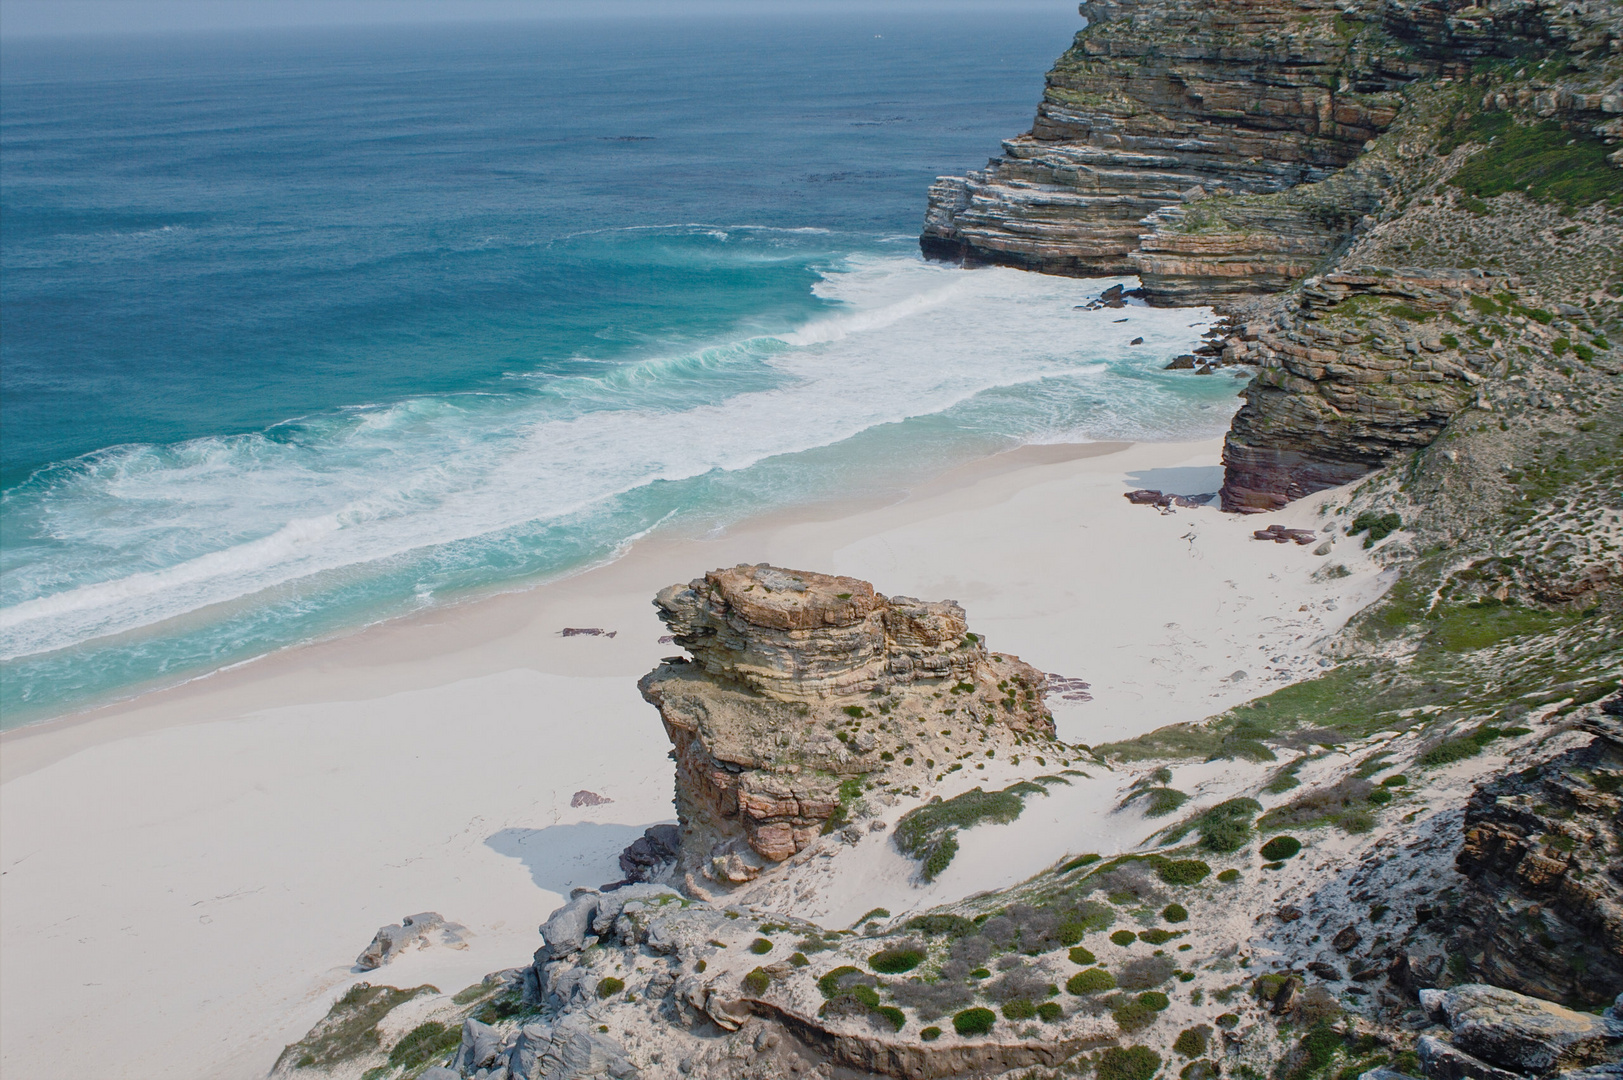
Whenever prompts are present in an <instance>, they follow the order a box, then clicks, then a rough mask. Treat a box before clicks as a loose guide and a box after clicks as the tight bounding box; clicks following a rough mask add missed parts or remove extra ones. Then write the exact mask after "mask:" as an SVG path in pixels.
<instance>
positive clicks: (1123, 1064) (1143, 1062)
mask: <svg viewBox="0 0 1623 1080" xmlns="http://www.w3.org/2000/svg"><path fill="white" fill-rule="evenodd" d="M1160 1068H1161V1055H1160V1054H1157V1053H1156V1052H1155V1051H1154V1050H1151V1049H1150V1048H1149V1047H1147V1046H1127V1047H1121V1046H1112V1047H1110V1048H1108V1049H1107V1050H1105V1052H1104V1053H1103V1054H1101V1055H1099V1066H1098V1074H1099V1080H1150V1077H1152V1076H1154V1075H1155V1074H1156V1073H1157V1072H1158V1071H1159V1070H1160Z"/></svg>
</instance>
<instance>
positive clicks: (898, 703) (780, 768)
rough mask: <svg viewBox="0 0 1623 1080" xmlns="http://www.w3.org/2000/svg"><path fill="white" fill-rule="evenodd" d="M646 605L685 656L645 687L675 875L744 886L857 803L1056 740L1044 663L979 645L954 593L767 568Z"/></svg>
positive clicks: (726, 573) (717, 575) (663, 595)
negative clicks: (920, 592)
mask: <svg viewBox="0 0 1623 1080" xmlns="http://www.w3.org/2000/svg"><path fill="white" fill-rule="evenodd" d="M654 603H655V605H656V606H657V607H658V609H659V614H660V618H661V619H663V620H664V621H665V623H666V624H667V625H668V626H669V627H670V629H671V632H672V634H673V635H674V638H675V641H676V642H677V644H679V645H681V646H682V647H683V648H684V649H686V650H687V651H688V653H689V654H690V656H691V659H688V658H685V657H673V658H670V659H667V660H666V661H665V662H663V663H662V664H661V665H660V666H659V667H658V668H656V669H655V670H654V671H652V672H650V673H649V674H648V675H646V676H644V677H643V679H642V681H641V683H639V686H640V688H641V690H642V693H643V697H644V698H646V699H647V700H648V701H649V702H650V703H652V704H653V705H655V706H656V707H657V708H658V709H659V713H660V717H661V719H662V720H663V721H664V724H665V732H666V735H667V736H669V738H670V740H671V743H672V745H673V746H674V753H673V756H674V758H675V760H676V807H677V815H678V819H679V821H680V829H681V855H680V857H679V860H678V865H679V870H680V872H681V873H682V874H684V875H691V874H693V873H695V872H697V873H699V874H701V875H702V876H704V877H707V878H709V879H711V880H713V881H716V882H721V883H726V884H737V883H741V882H744V881H749V880H752V879H753V878H754V877H756V876H757V875H758V874H759V873H760V872H761V870H762V869H763V868H764V867H765V866H766V865H767V864H769V863H774V862H778V861H781V860H783V859H786V858H788V857H790V856H792V855H794V854H795V853H797V852H799V851H800V850H801V849H803V848H804V847H805V846H806V845H807V844H808V843H810V842H811V841H812V840H813V839H814V838H816V837H817V836H819V835H820V834H822V833H824V832H829V831H832V830H833V829H835V828H838V827H840V826H843V825H846V824H848V823H849V821H850V820H852V819H853V818H854V817H855V816H857V815H858V814H859V813H860V812H861V807H862V805H863V804H864V803H865V802H866V801H867V800H868V799H875V800H883V799H885V798H887V797H888V795H889V793H891V792H903V791H906V792H909V793H916V792H917V791H918V790H920V788H921V786H927V785H928V784H930V783H932V782H933V780H934V779H935V778H936V777H939V776H941V775H944V773H945V772H946V771H947V770H948V769H950V768H952V766H953V765H958V767H959V768H962V767H963V764H962V763H963V762H966V761H969V760H970V759H971V758H975V757H979V758H982V759H983V761H982V762H980V763H981V764H983V763H984V759H985V758H990V757H993V756H995V755H997V754H999V753H1005V754H1007V753H1009V752H1012V753H1019V752H1020V747H1022V746H1026V745H1033V744H1034V745H1035V747H1036V748H1035V749H1034V750H1033V751H1032V752H1034V753H1036V752H1040V749H1041V743H1043V742H1045V741H1047V740H1050V739H1052V738H1053V732H1054V725H1053V720H1052V718H1051V717H1050V716H1049V713H1048V710H1047V708H1046V707H1045V706H1044V705H1043V701H1042V695H1043V684H1044V681H1045V680H1044V676H1043V674H1042V673H1041V672H1039V671H1037V670H1035V669H1034V668H1032V667H1030V666H1029V665H1027V664H1024V663H1021V662H1020V660H1019V659H1018V658H1016V657H1012V656H1003V655H1000V654H997V653H993V652H990V651H988V650H987V648H986V647H985V645H984V644H983V642H982V641H981V639H980V638H979V637H978V636H977V635H975V634H973V633H971V632H970V631H969V627H968V624H967V622H966V620H965V615H964V610H963V608H961V607H959V606H958V604H956V603H955V602H953V601H950V600H948V601H941V602H937V603H929V602H925V601H922V600H914V599H910V598H908V597H895V598H887V597H885V596H882V595H880V594H879V593H876V592H875V591H874V588H873V586H872V585H870V584H869V583H868V582H865V581H859V580H857V579H856V578H849V577H835V576H831V575H828V574H818V573H810V572H805V571H796V570H783V569H780V568H777V567H772V566H767V565H765V564H762V565H757V566H747V565H746V566H737V567H733V568H732V569H728V570H715V571H712V572H711V573H709V574H706V575H705V576H704V577H703V578H699V579H697V580H694V581H692V582H689V583H688V584H686V585H672V586H670V587H669V588H667V589H664V590H662V591H661V592H660V594H659V596H658V597H657V598H656V599H655V601H654Z"/></svg>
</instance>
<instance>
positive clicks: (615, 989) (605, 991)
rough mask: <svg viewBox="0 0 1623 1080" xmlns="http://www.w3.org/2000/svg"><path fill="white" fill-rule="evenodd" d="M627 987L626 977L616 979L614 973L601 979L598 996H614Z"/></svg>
mask: <svg viewBox="0 0 1623 1080" xmlns="http://www.w3.org/2000/svg"><path fill="white" fill-rule="evenodd" d="M625 988H626V983H625V980H624V979H616V978H615V977H614V976H613V975H610V976H608V977H607V978H603V979H599V980H598V982H597V996H598V997H600V998H606V997H613V996H614V995H615V994H618V993H619V992H620V991H622V990H624V989H625Z"/></svg>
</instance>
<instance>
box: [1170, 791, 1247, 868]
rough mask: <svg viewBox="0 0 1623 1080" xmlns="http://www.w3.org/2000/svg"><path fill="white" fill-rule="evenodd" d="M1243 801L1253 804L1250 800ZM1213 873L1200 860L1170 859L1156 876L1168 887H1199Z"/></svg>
mask: <svg viewBox="0 0 1623 1080" xmlns="http://www.w3.org/2000/svg"><path fill="white" fill-rule="evenodd" d="M1241 801H1244V802H1251V800H1250V799H1245V800H1241ZM1224 805H1227V804H1224ZM1259 809H1260V804H1259ZM1211 872H1212V868H1211V867H1210V866H1207V865H1206V864H1205V863H1203V862H1201V861H1200V860H1199V859H1169V860H1168V861H1166V862H1164V863H1162V864H1161V865H1160V866H1158V867H1156V870H1155V873H1156V876H1158V877H1159V878H1160V879H1161V880H1162V881H1164V882H1166V883H1167V884H1168V885H1199V884H1200V883H1201V882H1202V881H1205V880H1206V875H1207V874H1210V873H1211Z"/></svg>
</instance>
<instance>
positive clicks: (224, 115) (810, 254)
mask: <svg viewBox="0 0 1623 1080" xmlns="http://www.w3.org/2000/svg"><path fill="white" fill-rule="evenodd" d="M1079 26H1080V21H1079V19H1078V18H1077V16H1076V14H1075V11H1074V8H1073V7H1072V6H1070V5H1068V4H1065V3H1060V4H1057V5H1056V6H1055V8H1054V10H1052V11H1046V12H1035V11H1029V10H1012V11H1002V12H988V11H981V12H979V13H977V12H974V11H963V10H958V11H949V12H947V13H944V14H942V15H940V16H932V17H931V18H929V19H928V20H926V19H923V18H920V17H918V16H916V15H914V16H906V15H899V14H892V15H889V16H886V15H875V16H869V17H859V16H854V15H851V14H850V12H849V11H846V12H844V13H843V14H841V15H840V16H839V17H834V16H824V17H818V16H816V15H815V14H806V13H803V12H802V13H799V14H791V13H788V12H784V11H771V10H769V11H767V12H764V13H758V14H755V15H752V16H749V17H747V18H745V17H733V18H728V19H720V18H715V17H699V16H692V17H688V18H671V19H668V20H665V21H657V20H656V21H650V20H647V19H641V20H630V19H624V18H622V19H619V20H607V19H605V20H598V21H593V20H589V19H580V20H574V21H555V22H537V23H528V24H515V25H485V26H467V27H447V26H436V27H415V28H409V29H405V28H402V29H394V30H384V29H367V30H324V31H321V32H319V33H318V32H314V31H310V32H278V33H274V34H272V33H257V34H238V35H191V36H175V37H141V38H123V39H116V40H115V39H98V38H73V39H55V40H43V39H42V40H33V41H9V42H7V43H6V44H5V45H4V52H3V55H0V164H3V168H0V484H3V492H0V717H3V723H4V725H5V726H8V727H9V726H16V725H18V724H22V723H28V722H33V721H37V720H40V719H44V718H48V717H51V716H55V715H60V714H62V713H64V712H68V711H71V710H74V709H77V708H83V707H86V706H90V705H94V704H96V703H99V702H105V701H109V700H115V699H118V698H120V697H125V696H129V695H131V694H133V693H136V692H138V691H140V690H142V689H145V688H149V687H153V686H158V685H164V684H168V683H174V682H179V681H182V680H185V679H189V678H194V677H197V676H198V675H202V674H206V673H207V672H209V671H213V670H217V669H219V668H221V667H223V666H227V665H231V664H236V663H240V662H242V661H245V660H248V659H251V658H253V657H255V656H259V655H263V654H265V653H267V652H269V651H272V650H275V649H278V648H283V647H286V646H289V645H292V644H296V643H299V642H304V641H309V640H313V639H318V638H321V637H324V636H330V635H333V634H338V633H342V632H345V631H347V630H350V629H353V628H355V627H358V626H362V625H366V624H369V623H372V622H375V621H378V620H380V619H386V618H391V617H397V616H400V615H404V614H408V613H410V612H413V611H418V610H422V609H423V608H425V607H429V606H432V605H435V604H443V603H448V602H453V601H456V600H459V599H463V598H466V597H469V596H474V595H479V594H481V593H484V592H489V591H492V590H498V589H504V588H516V587H521V586H523V585H526V584H529V583H533V582H537V581H542V580H546V579H548V578H552V577H557V576H560V575H564V574H568V573H571V572H576V571H578V570H580V569H582V568H584V567H587V566H591V565H594V564H598V563H601V562H603V561H605V560H608V559H612V558H613V557H615V555H616V554H617V553H619V552H621V551H623V550H624V549H625V548H626V546H627V545H628V544H629V543H631V542H632V541H634V540H635V539H636V538H638V537H641V536H644V535H647V534H649V533H650V532H653V531H656V530H684V531H687V532H690V533H697V532H705V531H709V530H713V529H718V528H724V527H726V526H727V525H728V524H729V523H733V522H737V521H739V520H741V519H743V518H746V517H748V516H751V515H756V514H760V513H762V512H767V511H771V510H774V509H779V508H784V507H791V506H798V505H805V504H809V503H816V502H821V501H826V500H834V499H840V498H842V497H847V496H850V495H853V494H860V495H876V494H884V493H888V492H900V491H902V490H905V488H906V487H907V485H908V484H910V483H913V482H915V481H917V480H918V479H920V478H922V477H925V476H928V475H932V474H934V473H937V472H939V471H941V470H943V469H945V468H949V467H951V466H952V465H955V464H957V463H960V462H963V461H967V460H970V459H972V458H974V457H978V456H982V455H985V454H987V453H992V452H995V451H998V450H1001V449H1006V448H1009V447H1013V446H1016V445H1019V444H1022V443H1031V442H1069V441H1084V440H1097V439H1147V440H1167V439H1186V438H1196V437H1208V436H1212V435H1215V434H1217V433H1219V432H1221V431H1222V430H1223V429H1224V428H1225V427H1226V426H1227V423H1228V420H1229V417H1230V415H1231V414H1232V412H1233V409H1234V408H1235V406H1236V405H1237V404H1238V401H1237V399H1236V397H1235V391H1236V389H1237V387H1236V385H1235V383H1234V381H1233V380H1231V379H1228V378H1225V377H1219V378H1193V377H1191V376H1190V375H1189V374H1188V373H1187V372H1185V373H1177V372H1164V371H1162V370H1161V368H1162V366H1163V365H1164V364H1165V363H1166V362H1167V360H1168V359H1169V358H1170V357H1171V356H1173V355H1176V354H1177V353H1180V352H1185V351H1188V349H1189V348H1190V347H1191V346H1192V345H1193V344H1194V343H1195V340H1196V338H1197V336H1198V334H1199V333H1200V328H1201V327H1202V326H1204V325H1205V323H1204V321H1203V319H1202V313H1200V312H1198V311H1189V310H1182V311H1155V310H1151V309H1147V308H1143V307H1131V308H1128V309H1125V310H1110V309H1106V310H1102V311H1086V310H1081V309H1079V307H1078V305H1081V304H1083V303H1085V302H1086V301H1087V300H1088V299H1090V298H1091V297H1093V296H1095V295H1097V293H1098V292H1099V290H1100V289H1101V288H1102V287H1104V286H1106V285H1109V284H1111V283H1112V282H1109V281H1079V280H1069V279H1062V278H1053V277H1043V276H1038V275H1031V274H1023V273H1020V272H1017V271H1013V270H1007V269H978V270H964V269H960V268H956V267H950V266H944V265H940V264H932V263H927V262H925V261H923V260H921V259H920V258H919V256H918V248H917V235H918V230H919V227H920V224H921V222H922V217H923V211H924V204H925V191H926V188H927V187H928V185H929V183H930V181H931V180H932V179H933V178H934V177H935V176H936V175H938V174H942V173H955V172H962V171H964V170H966V169H973V168H977V167H979V166H981V165H982V164H984V162H985V159H986V158H987V157H988V156H989V155H990V154H993V153H996V152H997V148H998V141H999V140H1000V139H1001V138H1005V137H1007V136H1009V135H1011V134H1013V133H1015V132H1017V131H1020V130H1023V129H1025V128H1027V127H1029V125H1030V122H1031V117H1032V114H1033V110H1034V107H1035V104H1036V102H1037V100H1038V98H1039V96H1040V94H1041V90H1042V72H1044V71H1045V70H1047V68H1048V67H1049V66H1050V64H1051V63H1052V61H1053V58H1054V57H1055V56H1056V55H1057V54H1058V53H1059V52H1060V51H1061V50H1062V49H1063V48H1064V47H1065V45H1066V43H1067V42H1068V40H1069V37H1070V35H1071V34H1072V33H1073V32H1074V31H1075V30H1076V29H1078V28H1079ZM1134 338H1143V339H1144V340H1143V343H1142V344H1139V345H1131V344H1129V342H1131V341H1132V339H1134ZM694 569H695V572H698V571H699V570H702V569H704V568H703V567H695V568H694Z"/></svg>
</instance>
